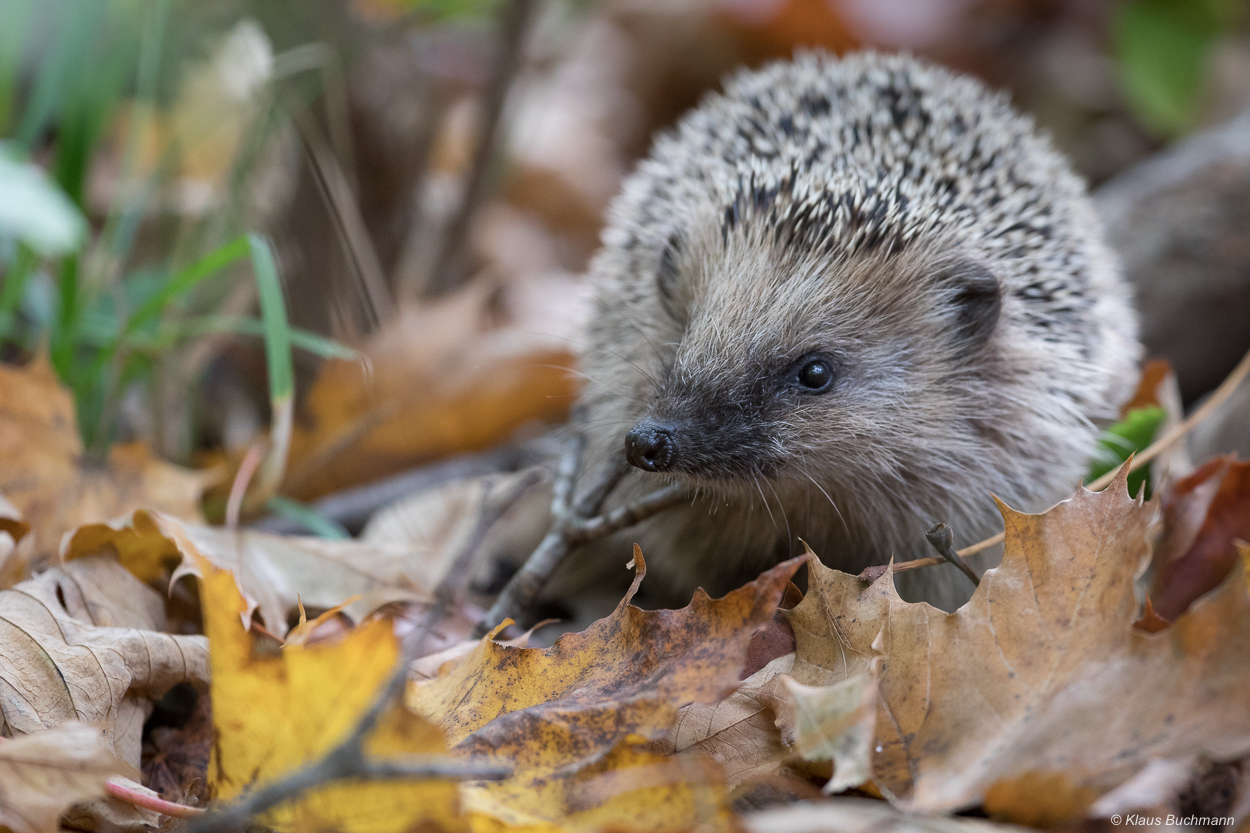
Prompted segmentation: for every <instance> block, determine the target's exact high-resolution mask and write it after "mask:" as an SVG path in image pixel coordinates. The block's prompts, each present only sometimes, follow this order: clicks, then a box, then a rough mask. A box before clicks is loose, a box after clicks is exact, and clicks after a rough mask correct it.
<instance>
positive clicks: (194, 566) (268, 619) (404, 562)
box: [62, 511, 438, 637]
mask: <svg viewBox="0 0 1250 833" xmlns="http://www.w3.org/2000/svg"><path fill="white" fill-rule="evenodd" d="M98 552H114V553H116V554H117V557H118V558H119V559H120V561H121V563H122V564H124V565H125V566H126V567H127V568H128V569H130V570H131V571H132V572H133V573H134V574H135V575H137V576H139V577H140V578H142V579H144V580H146V581H152V580H155V579H156V578H157V577H159V576H161V575H164V574H168V571H169V570H170V569H171V568H173V567H174V566H175V565H176V569H175V570H174V572H173V575H172V577H171V582H172V581H177V580H178V579H179V578H180V577H182V576H184V575H196V576H198V575H199V574H200V570H199V565H200V563H201V561H206V562H207V563H209V564H212V565H213V566H215V567H217V568H218V569H222V570H225V571H227V572H229V573H230V574H231V575H233V576H234V577H235V580H236V582H237V584H238V585H239V587H240V588H241V591H242V592H243V594H244V598H245V599H246V600H247V610H246V615H247V616H249V617H250V616H251V615H252V612H253V611H254V610H257V609H259V612H260V618H261V622H262V623H263V624H264V626H265V629H266V630H268V631H269V632H270V633H272V634H274V635H276V636H279V637H281V636H283V635H285V634H286V632H287V615H288V614H289V613H291V612H292V611H294V610H295V608H296V602H297V600H302V601H303V602H304V604H306V605H307V606H309V607H312V608H316V609H319V610H328V609H331V608H334V607H336V606H338V605H340V604H342V603H343V602H344V601H345V600H346V599H347V598H348V597H350V596H360V599H359V600H357V601H354V602H352V603H351V604H349V605H348V606H347V607H346V608H345V609H344V612H345V613H346V614H347V615H348V616H350V617H352V618H353V619H354V620H356V621H359V620H360V619H361V618H362V617H363V616H365V615H367V614H368V613H370V612H372V611H373V610H375V609H376V608H377V607H379V606H380V605H382V604H385V603H387V602H393V601H412V602H420V601H427V600H428V599H429V598H430V594H429V591H428V590H427V589H426V588H428V587H432V586H433V585H434V583H436V582H437V581H438V576H437V575H431V570H432V569H433V568H436V567H437V566H438V565H436V564H431V563H430V561H429V560H427V559H426V558H424V557H423V553H421V552H419V551H414V550H412V549H409V548H404V547H400V546H394V545H391V546H388V545H385V544H367V543H361V542H359V541H331V540H327V539H324V538H311V537H295V536H288V535H273V534H270V533H266V532H256V531H254V530H243V531H239V532H231V531H229V530H227V529H221V528H216V527H208V526H202V525H199V524H192V523H185V522H182V521H179V520H177V519H176V518H172V517H170V516H168V515H164V514H161V513H158V512H144V511H139V512H135V513H134V514H133V515H131V516H129V517H127V518H121V519H119V520H117V521H114V522H112V523H107V524H89V525H86V526H83V527H81V528H79V529H78V530H75V532H74V533H73V535H71V536H70V537H68V538H67V539H66V541H65V547H64V551H63V554H62V557H63V558H64V559H66V560H67V561H68V560H70V559H75V558H78V557H80V556H82V555H85V554H91V553H98Z"/></svg>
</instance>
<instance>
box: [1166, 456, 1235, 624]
mask: <svg viewBox="0 0 1250 833" xmlns="http://www.w3.org/2000/svg"><path fill="white" fill-rule="evenodd" d="M1238 538H1241V539H1250V462H1247V463H1239V462H1237V461H1236V460H1235V459H1234V458H1233V457H1231V456H1230V457H1217V458H1216V459H1214V460H1210V461H1208V462H1207V463H1205V464H1203V465H1202V466H1199V467H1198V469H1197V470H1196V471H1194V473H1193V474H1191V475H1190V476H1189V477H1186V478H1184V479H1183V480H1180V481H1178V482H1177V483H1176V484H1175V485H1174V486H1173V487H1172V488H1170V489H1168V490H1167V492H1166V493H1165V494H1164V496H1163V535H1162V537H1161V538H1160V541H1159V551H1158V553H1157V554H1156V555H1155V564H1156V565H1157V569H1156V572H1155V580H1154V586H1153V587H1152V588H1151V591H1150V598H1151V602H1152V604H1153V607H1154V610H1155V612H1156V613H1157V614H1158V615H1159V616H1161V617H1163V618H1164V619H1168V620H1170V619H1175V618H1176V616H1177V615H1178V614H1180V613H1181V612H1182V611H1184V610H1185V609H1186V608H1187V607H1189V605H1190V604H1191V603H1192V602H1193V600H1194V599H1197V598H1198V597H1199V596H1201V595H1202V594H1203V593H1206V592H1208V591H1210V590H1211V589H1212V588H1214V587H1216V586H1218V585H1219V583H1220V582H1221V581H1223V580H1224V577H1225V576H1226V575H1228V571H1229V570H1230V569H1232V568H1233V565H1234V564H1236V563H1237V550H1236V548H1235V547H1234V546H1233V541H1234V540H1235V539H1238Z"/></svg>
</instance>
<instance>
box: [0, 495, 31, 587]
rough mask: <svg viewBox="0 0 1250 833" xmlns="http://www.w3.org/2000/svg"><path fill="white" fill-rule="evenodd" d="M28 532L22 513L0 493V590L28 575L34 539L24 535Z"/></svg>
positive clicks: (27, 525)
mask: <svg viewBox="0 0 1250 833" xmlns="http://www.w3.org/2000/svg"><path fill="white" fill-rule="evenodd" d="M29 532H30V524H28V523H26V521H24V520H22V513H21V512H19V511H18V509H17V507H16V506H14V505H13V504H12V503H10V502H9V499H8V498H6V497H5V496H4V495H3V494H0V590H4V589H6V588H9V587H12V586H13V585H15V584H17V583H18V582H19V581H22V580H23V579H26V578H29V577H30V560H31V557H32V556H33V555H34V546H33V544H34V541H32V540H30V539H29V538H27V537H26V536H27V533H29ZM23 542H24V543H23Z"/></svg>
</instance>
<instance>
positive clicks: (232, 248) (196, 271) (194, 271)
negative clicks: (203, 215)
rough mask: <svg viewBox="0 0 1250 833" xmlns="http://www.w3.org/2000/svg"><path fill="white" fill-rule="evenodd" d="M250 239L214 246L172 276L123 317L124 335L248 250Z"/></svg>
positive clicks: (148, 322) (159, 313)
mask: <svg viewBox="0 0 1250 833" xmlns="http://www.w3.org/2000/svg"><path fill="white" fill-rule="evenodd" d="M251 251H252V247H251V242H250V241H249V240H248V238H247V237H239V238H236V239H234V240H232V241H230V242H229V243H225V244H222V245H221V246H218V247H217V248H216V249H213V251H211V252H209V253H208V254H206V255H204V257H202V258H200V259H199V260H197V261H196V262H195V263H193V264H191V265H190V266H188V267H187V268H185V269H183V270H181V271H180V272H178V274H176V275H174V277H173V278H172V279H171V280H169V281H168V282H166V283H165V284H164V285H162V286H161V287H160V289H158V290H157V291H156V292H155V293H153V294H152V295H150V296H149V297H148V299H147V300H146V301H144V302H143V304H142V305H141V306H140V307H139V308H138V309H137V310H135V311H134V313H133V314H132V315H131V316H130V317H129V318H128V319H127V321H126V327H125V329H124V330H123V334H124V335H130V334H132V333H134V332H136V331H138V330H139V329H140V328H141V327H143V326H145V325H147V324H150V323H152V322H153V321H156V320H158V319H159V318H160V317H161V315H162V314H164V312H165V307H167V306H168V305H169V303H170V302H171V301H173V300H174V299H175V298H178V297H180V296H182V295H185V294H186V293H188V292H190V291H191V290H192V289H194V288H195V287H196V286H197V285H198V284H199V283H200V281H202V280H204V279H205V278H208V277H211V276H212V275H214V274H216V273H217V272H219V271H221V270H222V269H225V268H226V267H227V266H229V265H231V264H232V263H235V262H236V261H239V260H242V259H243V258H244V257H247V256H248V255H249V254H251Z"/></svg>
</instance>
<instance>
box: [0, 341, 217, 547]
mask: <svg viewBox="0 0 1250 833" xmlns="http://www.w3.org/2000/svg"><path fill="white" fill-rule="evenodd" d="M0 460H3V461H4V462H3V464H0V492H3V493H4V495H5V497H7V498H8V499H9V500H10V501H12V503H13V505H14V506H15V507H17V509H18V510H19V511H20V512H21V515H22V517H23V519H24V520H25V522H26V523H28V524H29V525H30V528H31V530H32V534H33V537H34V548H35V553H36V556H37V557H39V558H43V559H46V558H49V557H51V556H53V555H55V554H56V552H57V548H58V547H59V545H60V543H61V536H62V535H64V534H65V533H66V532H68V531H69V530H71V529H75V528H77V527H78V526H80V525H82V524H88V523H98V522H101V521H107V520H109V519H110V518H115V517H117V516H119V515H123V514H125V513H127V512H130V511H133V510H135V509H138V508H141V507H142V508H147V509H154V510H159V511H162V512H167V513H169V514H172V515H175V516H177V517H180V518H188V519H192V520H198V519H199V518H200V512H199V500H200V494H201V492H202V491H203V489H204V487H205V485H206V484H207V483H208V482H209V480H210V479H211V477H210V476H209V475H206V474H204V473H202V472H199V473H197V472H192V471H189V470H187V469H183V468H180V467H178V466H173V465H170V464H169V463H165V462H162V461H160V460H157V459H155V458H153V457H152V456H151V455H150V454H149V453H148V450H147V448H146V446H144V445H142V444H139V443H132V444H130V445H119V446H114V447H113V449H112V451H111V452H110V453H109V456H108V461H107V463H106V464H104V465H91V464H88V463H86V462H85V461H84V460H83V448H82V440H81V439H80V438H79V435H78V427H77V422H76V421H75V416H74V401H73V397H72V396H71V395H70V392H69V391H68V390H67V389H66V388H65V387H64V386H62V385H61V384H60V382H59V381H58V380H57V378H56V374H55V373H54V372H53V370H52V367H51V366H50V365H49V364H48V363H47V361H46V360H45V359H43V358H39V359H36V360H35V361H33V362H31V364H29V365H28V366H26V367H13V366H11V365H7V364H0Z"/></svg>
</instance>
